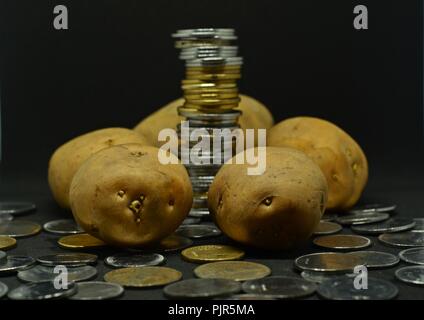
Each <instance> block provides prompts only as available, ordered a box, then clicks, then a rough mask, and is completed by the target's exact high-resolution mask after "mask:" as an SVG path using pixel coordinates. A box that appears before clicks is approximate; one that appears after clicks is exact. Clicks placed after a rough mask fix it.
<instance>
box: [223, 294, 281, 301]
mask: <svg viewBox="0 0 424 320" xmlns="http://www.w3.org/2000/svg"><path fill="white" fill-rule="evenodd" d="M223 300H277V299H276V298H275V297H273V296H268V295H265V294H252V293H242V294H235V295H232V296H229V297H228V298H224V299H223Z"/></svg>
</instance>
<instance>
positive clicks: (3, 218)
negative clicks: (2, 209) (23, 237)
mask: <svg viewBox="0 0 424 320" xmlns="http://www.w3.org/2000/svg"><path fill="white" fill-rule="evenodd" d="M12 220H13V216H12V215H11V214H8V213H0V223H3V222H7V221H12Z"/></svg>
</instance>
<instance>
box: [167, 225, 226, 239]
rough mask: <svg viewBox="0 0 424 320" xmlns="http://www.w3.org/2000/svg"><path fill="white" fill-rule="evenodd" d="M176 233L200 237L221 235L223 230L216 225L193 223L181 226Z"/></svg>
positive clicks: (194, 237) (193, 237)
mask: <svg viewBox="0 0 424 320" xmlns="http://www.w3.org/2000/svg"><path fill="white" fill-rule="evenodd" d="M175 233H176V234H178V235H180V236H183V237H187V238H192V239H199V238H208V237H216V236H219V235H220V234H221V231H220V230H219V229H218V228H217V227H214V226H208V225H202V224H192V225H183V226H180V227H179V228H178V229H177V231H176V232H175Z"/></svg>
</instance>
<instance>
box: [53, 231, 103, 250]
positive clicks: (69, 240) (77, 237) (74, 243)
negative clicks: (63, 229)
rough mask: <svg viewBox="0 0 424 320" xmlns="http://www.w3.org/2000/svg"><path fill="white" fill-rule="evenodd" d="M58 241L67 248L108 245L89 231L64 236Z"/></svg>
mask: <svg viewBox="0 0 424 320" xmlns="http://www.w3.org/2000/svg"><path fill="white" fill-rule="evenodd" d="M57 243H58V244H59V246H61V247H62V248H65V249H83V248H86V249H87V248H96V247H103V246H106V243H104V242H103V241H102V240H100V239H97V238H94V237H93V236H91V235H89V234H88V233H81V234H73V235H70V236H64V237H62V238H60V239H59V240H58V242H57Z"/></svg>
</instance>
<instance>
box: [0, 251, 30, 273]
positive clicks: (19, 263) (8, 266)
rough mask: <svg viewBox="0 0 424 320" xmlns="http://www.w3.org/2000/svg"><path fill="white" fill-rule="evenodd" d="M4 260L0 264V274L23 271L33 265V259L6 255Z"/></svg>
mask: <svg viewBox="0 0 424 320" xmlns="http://www.w3.org/2000/svg"><path fill="white" fill-rule="evenodd" d="M6 259H7V260H6V262H3V263H2V264H0V274H3V273H10V272H16V271H19V270H24V269H26V268H29V267H30V266H32V265H33V264H34V263H35V259H33V258H31V257H27V256H17V255H8V256H7V257H6Z"/></svg>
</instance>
